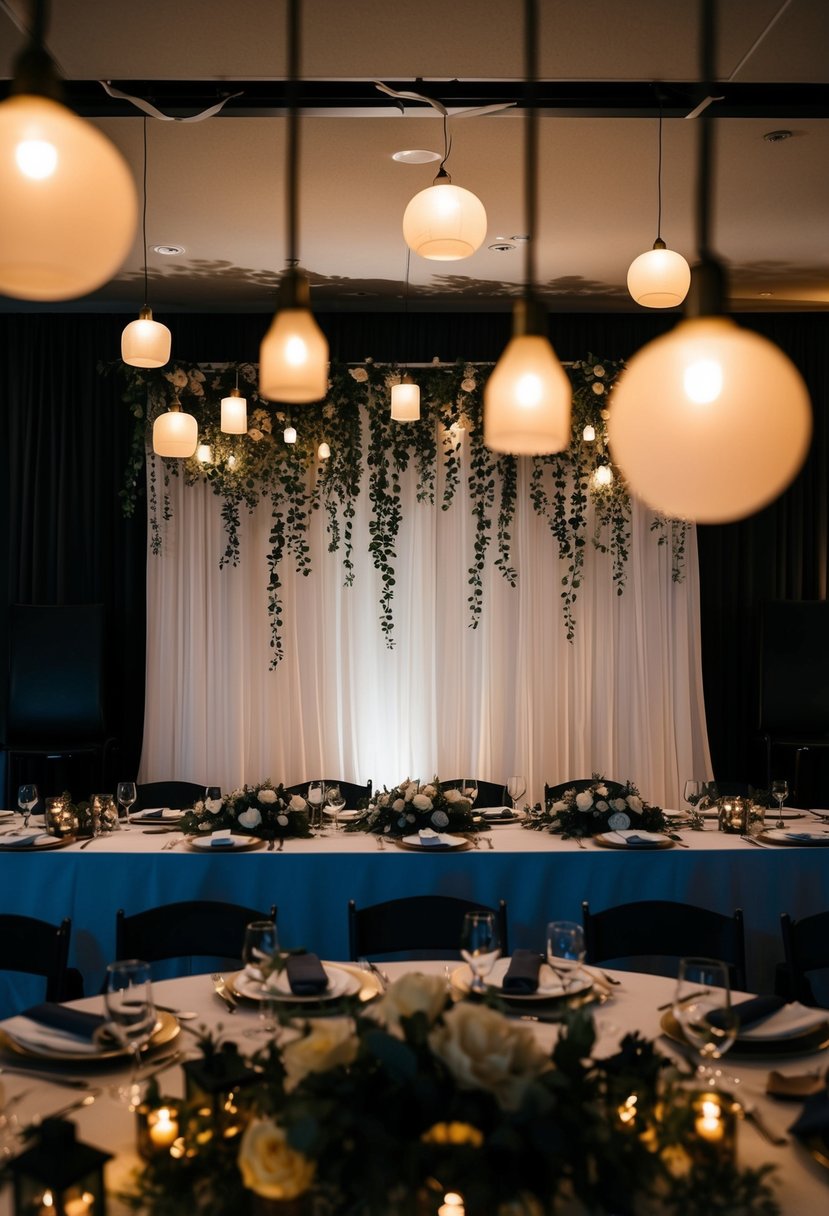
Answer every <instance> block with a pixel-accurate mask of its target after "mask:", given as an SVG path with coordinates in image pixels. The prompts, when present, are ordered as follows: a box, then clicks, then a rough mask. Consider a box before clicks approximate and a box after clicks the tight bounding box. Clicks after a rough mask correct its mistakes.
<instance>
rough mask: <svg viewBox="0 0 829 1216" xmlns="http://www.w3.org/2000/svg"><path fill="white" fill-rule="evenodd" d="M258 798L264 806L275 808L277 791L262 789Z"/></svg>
mask: <svg viewBox="0 0 829 1216" xmlns="http://www.w3.org/2000/svg"><path fill="white" fill-rule="evenodd" d="M256 797H257V798H258V799H259V801H260V802H261V803H262V805H263V806H273V804H274V803H275V802H276V790H269V789H261V790H260V791H259V793H258V794H257V795H256Z"/></svg>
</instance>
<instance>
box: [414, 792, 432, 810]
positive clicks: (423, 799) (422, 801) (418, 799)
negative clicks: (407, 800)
mask: <svg viewBox="0 0 829 1216" xmlns="http://www.w3.org/2000/svg"><path fill="white" fill-rule="evenodd" d="M412 806H415V807H417V809H418V810H419V811H431V809H432V799H431V798H429V797H427V796H426V794H415V796H414V797H413V798H412Z"/></svg>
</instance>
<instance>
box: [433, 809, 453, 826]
mask: <svg viewBox="0 0 829 1216" xmlns="http://www.w3.org/2000/svg"><path fill="white" fill-rule="evenodd" d="M430 822H432V823H433V824H434V825H435V827H436V828H445V827H446V825H447V824H448V822H449V816H448V815H447V814H446V811H435V813H434V814H433V815H432V818H431V821H430Z"/></svg>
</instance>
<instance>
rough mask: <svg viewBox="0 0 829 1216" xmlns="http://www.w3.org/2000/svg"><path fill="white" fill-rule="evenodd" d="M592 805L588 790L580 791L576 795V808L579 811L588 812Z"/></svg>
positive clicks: (591, 796) (591, 797)
mask: <svg viewBox="0 0 829 1216" xmlns="http://www.w3.org/2000/svg"><path fill="white" fill-rule="evenodd" d="M592 805H593V795H592V794H591V793H590V790H582V792H581V793H580V794H576V806H577V807H578V808H579V810H580V811H589V810H590V808H591V806H592Z"/></svg>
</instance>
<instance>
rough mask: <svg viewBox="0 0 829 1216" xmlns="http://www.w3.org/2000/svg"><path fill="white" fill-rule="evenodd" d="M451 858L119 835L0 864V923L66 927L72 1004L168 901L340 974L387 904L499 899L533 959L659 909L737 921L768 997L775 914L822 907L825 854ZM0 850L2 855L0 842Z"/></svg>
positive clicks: (743, 848)
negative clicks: (553, 945)
mask: <svg viewBox="0 0 829 1216" xmlns="http://www.w3.org/2000/svg"><path fill="white" fill-rule="evenodd" d="M483 835H484V836H485V837H486V838H487V839H488V840H489V842H490V844H491V846H492V847H491V848H490V847H489V845H488V844H487V842H486V839H480V840H479V841H478V842H477V847H469V848H468V849H467V850H466V851H463V852H448V853H425V852H411V851H405V850H403V849H400V848H398V847H397V846H395V845H394V844H393V843H391V842H389V841H388V840H387V841H386V844H385V847H384V848H383V849H382V850H381V849H380V847H379V845H378V842H377V840H376V839H375V838H374V837H373V836H370V835H364V834H363V833H347V832H343V831H340V832H338V833H334V832H333V831H329V832H328V834H327V835H325V836H322V837H317V838H315V839H291V838H289V839H287V840H286V841H285V844H284V848H283V849H282V850H281V851H279V849H278V848H277V849H274V850H272V851H270V850H268V849H267V848H261V849H257V850H255V851H253V852H245V853H238V854H228V853H225V852H220V851H219V850H215V849H214V850H207V851H202V852H196V851H193V850H191V849H189V848H188V847H187V844H186V842H184V840H183V837H182V835H181V833H172V832H171V833H169V834H164V835H161V834H149V833H147V832H146V831H145V830H144V829H142V828H141V827H136V826H132V827H130V828H129V829H128V830H120V831H116V832H113V833H110V834H108V835H106V836H102V837H99V838H96V839H94V840H93V841H92V842H91V843H89V844H88V846H87V847H83V842H76V843H73V844H71V845H68V846H67V847H65V848H60V849H54V850H51V849H50V850H47V851H41V850H38V851H35V850H33V849H31V848H28V849H17V850H9V851H5V852H0V912H16V913H18V914H22V915H28V916H36V917H40V918H42V919H44V920H51V921H54V922H57V921H59V920H60V919H61V918H63V917H65V916H70V917H71V918H72V943H71V952H70V963H71V964H72V965H74V966H76V967H78V968H80V970H81V971H82V973H83V975H84V978H85V981H86V988H85V991H86V992H87V993H89V992H97V991H99V989H100V985H101V982H102V979H103V971H104V968H105V966H106V964H107V963H108V962H110V961H111V960H112V958H113V957H114V951H115V914H116V911H117V910H118V909H119V908H123V909H124V910H125V912H126V913H127V915H128V916H129V915H132V914H134V913H136V912H140V911H143V910H144V909H146V908H153V907H156V906H158V905H159V904H165V903H170V902H173V901H176V900H188V899H215V900H226V901H229V902H235V903H240V904H244V905H246V906H248V907H251V908H259V909H261V910H262V911H263V912H264V911H266V910H267V909H269V908H270V907H271V905H272V904H276V905H277V908H278V926H279V936H280V941H281V944H282V946H283V947H286V948H296V947H305V948H307V949H309V950H313V951H315V952H316V953H318V954H320V955H324V956H325V957H328V958H346V957H347V949H348V936H347V916H346V909H347V904H348V900H349V899H354V900H356V902H357V905H358V907H359V906H363V905H367V904H373V903H377V902H380V901H383V900H387V899H393V898H396V897H399V896H406V895H418V894H443V895H453V896H456V897H459V898H464V899H472V900H477V901H479V902H481V903H484V904H488V905H495V904H496V903H497V901H498V900H499V899H505V900H506V901H507V905H508V914H509V938H510V947H511V948H515V947H516V946H527V947H538V946H539V945H540V943H541V940H542V935H543V933H544V927H545V925H546V923H547V921H548V920H551V919H557V918H562V919H570V920H580V918H581V901H582V900H583V899H587V900H589V901H590V906H591V909H592V910H593V911H600V910H601V909H603V908H607V907H612V906H613V905H615V904H617V903H625V902H629V901H631V900H637V899H673V900H681V901H685V902H689V903H697V904H700V905H704V906H707V907H709V908H712V909H714V910H715V911H718V912H723V913H727V914H729V915H730V914H731V913H732V912H733V911H734V909H735V908H737V907H741V908H743V910H744V913H745V924H746V935H747V945H748V982H749V984H750V985H751V987H752V988H754V989H756V990H770V989H771V987H772V986H773V981H774V967H775V964H776V962H777V961H778V960H779V959H780V958H781V957H782V945H781V939H780V928H779V921H780V913H781V912H789V913H790V914H791V915H793V916H795V917H800V916H806V915H809V914H812V913H814V912H818V911H820V910H822V909H823V908H824V907H825V906H826V901H827V891H828V890H829V888H828V887H827V877H826V875H827V868H826V862H827V854H826V851H825V850H823V849H820V848H808V847H803V848H801V847H779V848H775V847H759V846H757V845H752V844H750V843H748V842H747V841H744V840H742V839H741V838H740V837H739V836H729V835H725V834H724V833H720V832H717V831H715V830H712V829H711V828H710V827H709V828H708V829H707V830H706V831H703V832H690V831H685V832H682V834H681V835H682V845H683V846H687V847H679V846H677V847H674V848H670V849H665V850H658V851H654V850H647V851H634V850H632V849H628V850H615V849H607V848H600V847H598V846H597V845H595V844H593V843H592V842H590V841H588V842H586V843H585V844H584V846H583V847H580V846H579V845H578V844H577V842H576V841H573V840H569V841H565V840H562V839H561V838H560V837H558V836H551V835H549V834H548V833H546V832H530V831H526V830H524V829H522V828H518V827H501V828H497V829H493V830H492V831H490V832H487V833H485V834H483ZM0 842H1V840H0ZM35 999H42V981H32V980H26V981H21V983H19V984H18V983H16V984H15V986H14V987H13V988H12V989H11V991H9V989H8V987H7V988H6V990H5V992H4V991H3V989H2V987H0V1016H6V1015H8V1014H10V1013H12V1012H13V1011H14V1010H15V1009H18V1008H20V1007H21V1003H26V1002H28V1001H30V1000H35Z"/></svg>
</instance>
